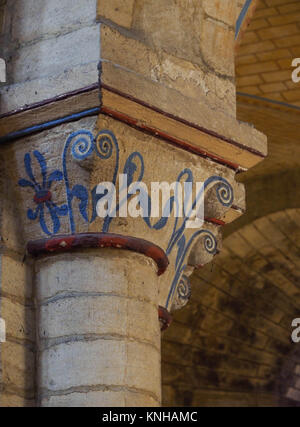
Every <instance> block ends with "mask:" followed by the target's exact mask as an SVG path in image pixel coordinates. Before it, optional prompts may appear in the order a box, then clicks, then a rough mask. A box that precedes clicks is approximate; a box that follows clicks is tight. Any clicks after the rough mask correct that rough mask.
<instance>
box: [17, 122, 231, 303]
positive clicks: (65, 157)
mask: <svg viewBox="0 0 300 427" xmlns="http://www.w3.org/2000/svg"><path fill="white" fill-rule="evenodd" d="M92 153H95V154H96V155H97V156H98V157H99V158H100V159H101V160H102V161H105V160H108V159H111V161H113V162H114V167H113V174H112V177H111V182H112V183H113V184H114V185H116V181H117V177H118V174H119V173H123V174H126V175H127V183H126V185H127V189H128V188H129V187H130V185H131V184H132V183H133V182H137V183H140V182H142V180H143V177H144V172H145V163H144V158H143V156H142V154H141V153H139V152H138V151H134V152H132V153H131V154H130V155H129V156H128V158H127V159H126V161H125V165H124V167H123V171H122V172H121V171H120V150H119V144H118V141H117V138H116V137H115V135H114V134H113V132H111V131H110V130H102V131H100V132H99V133H98V134H97V135H96V136H95V137H94V136H93V134H92V133H91V132H90V131H89V130H85V129H82V130H79V131H76V132H73V133H71V134H70V136H69V137H68V138H67V140H66V142H65V145H64V149H63V154H62V168H61V171H60V170H55V171H53V172H51V173H50V174H49V173H48V167H47V163H46V160H45V157H44V156H43V155H42V154H41V153H40V152H39V151H37V150H35V151H34V152H33V157H34V158H35V159H36V160H37V162H38V164H39V168H40V172H41V177H42V182H41V183H39V182H37V179H36V176H35V174H34V171H33V167H32V156H31V154H30V153H26V154H25V156H24V165H25V171H26V174H27V177H28V178H27V179H20V180H19V185H20V186H21V187H31V188H32V190H33V192H34V195H33V201H34V203H35V204H36V207H35V209H31V208H30V209H28V211H27V217H28V219H29V220H31V221H36V220H38V221H39V223H40V227H41V229H42V231H43V232H44V233H45V234H46V235H48V236H52V235H55V234H57V233H58V232H59V230H60V227H61V221H60V218H61V217H66V216H68V219H69V225H70V232H71V234H74V233H76V223H75V215H74V210H75V209H78V210H79V213H80V215H81V217H82V218H83V220H84V221H85V222H87V223H92V222H94V221H95V220H96V218H97V210H96V207H97V203H98V201H99V200H100V199H101V198H102V197H103V196H104V195H103V194H97V191H96V188H97V187H96V186H95V187H94V188H93V189H92V190H90V191H89V190H88V189H87V188H86V187H85V186H84V185H81V184H76V185H74V186H72V185H71V182H70V179H69V173H68V161H69V157H70V156H71V157H72V158H73V159H75V160H77V161H82V160H84V159H87V158H88V157H90V156H91V155H92ZM54 182H57V183H58V182H62V183H63V185H64V186H65V192H66V202H65V203H64V204H62V205H61V206H58V205H57V204H56V203H55V202H54V201H53V200H52V193H51V186H52V185H53V183H54ZM176 182H178V183H181V184H184V183H185V182H186V183H194V177H193V173H192V171H191V170H190V169H184V170H182V171H181V172H180V173H179V175H178V177H177V180H176ZM212 187H214V189H215V191H216V196H217V200H218V201H219V203H221V205H223V206H225V207H230V206H231V204H232V202H233V189H232V186H231V185H230V184H229V182H228V181H227V180H226V179H224V178H223V177H221V176H211V177H209V178H208V179H207V180H206V181H205V182H204V183H203V185H202V187H201V188H200V190H199V191H198V194H196V197H195V199H194V200H193V202H192V204H191V208H190V210H189V212H187V213H184V215H183V217H178V216H175V220H174V226H173V230H172V233H171V236H170V239H169V241H168V244H167V247H166V248H165V252H166V254H167V256H169V255H170V254H171V253H173V251H175V249H174V248H176V250H177V252H176V258H175V259H176V261H175V271H174V279H173V281H172V285H171V290H170V293H169V295H168V299H167V301H166V306H167V307H168V306H169V304H170V301H171V300H172V297H173V294H174V291H175V289H176V286H177V283H178V282H179V280H180V277H181V276H182V274H183V272H184V270H185V268H186V263H185V260H186V255H187V253H188V251H189V249H190V248H191V246H192V244H193V243H194V241H195V239H196V238H198V237H200V236H202V237H203V242H204V249H205V250H206V251H207V252H208V253H209V254H212V255H214V254H215V253H216V252H217V240H216V237H215V236H214V235H213V233H212V232H211V231H209V230H207V229H201V230H197V231H195V232H194V233H193V234H192V236H190V237H189V238H187V237H186V234H185V231H186V224H187V221H188V220H189V219H190V217H191V213H192V210H194V209H195V207H196V204H197V201H198V200H199V198H200V197H203V196H204V194H205V192H206V191H207V190H208V189H210V188H212ZM121 190H124V188H123V189H121ZM125 190H126V189H125ZM139 190H140V197H146V198H148V200H147V203H146V206H147V209H148V211H147V212H143V216H142V218H143V221H144V222H145V225H146V226H147V227H148V228H150V229H152V230H162V229H164V227H166V226H167V224H168V221H169V217H168V216H164V212H165V209H166V208H167V206H170V211H171V213H172V211H173V210H174V211H175V212H176V210H177V209H179V200H178V197H177V196H178V194H177V191H176V188H175V191H174V195H172V196H170V199H169V200H168V202H167V204H166V208H164V209H163V215H162V216H161V218H159V219H158V220H155V221H153V218H152V220H151V217H150V212H151V199H150V197H149V195H148V193H147V194H146V193H145V194H143V190H142V189H140V188H139ZM122 194H123V193H122ZM124 194H125V195H124V197H123V199H122V200H119V201H118V203H117V204H116V208H115V212H114V214H115V215H116V214H117V212H118V211H119V210H120V208H121V207H122V205H123V204H124V203H125V201H126V199H127V201H128V200H129V199H130V198H131V197H132V195H131V194H128V192H127V191H125V192H124ZM89 203H91V207H92V209H91V215H90V217H89V214H88V206H89ZM46 214H47V215H49V216H50V218H48V220H46ZM115 215H112V214H111V215H107V216H106V217H105V218H104V221H103V226H102V230H101V231H102V232H109V229H110V224H111V221H112V219H113V217H114V216H115ZM49 224H52V226H50V225H49Z"/></svg>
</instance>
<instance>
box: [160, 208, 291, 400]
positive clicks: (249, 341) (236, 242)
mask: <svg viewBox="0 0 300 427" xmlns="http://www.w3.org/2000/svg"><path fill="white" fill-rule="evenodd" d="M299 224H300V210H299V209H291V210H285V211H281V212H277V213H274V214H271V215H268V216H266V217H263V218H260V219H258V220H256V221H254V222H253V223H251V224H249V225H246V226H245V227H243V228H241V229H240V230H239V231H237V232H235V233H233V234H231V235H230V236H229V237H228V238H226V239H225V240H224V242H223V248H222V251H221V253H220V255H219V256H218V257H216V258H215V261H214V263H213V264H209V265H207V266H205V267H204V268H203V269H200V270H198V271H197V272H196V273H195V274H194V275H193V276H192V291H193V296H192V299H191V302H190V304H189V308H188V309H183V310H182V311H181V312H178V314H176V316H175V321H174V323H173V327H172V328H170V330H169V331H167V332H166V333H165V335H164V340H163V361H164V362H163V383H164V401H165V404H166V405H169V404H175V405H197V406H198V405H199V406H222V405H237V406H265V405H268V406H269V405H272V406H277V405H280V404H283V403H284V404H285V405H287V404H289V405H291V406H294V405H296V404H297V402H295V400H291V399H287V397H288V396H290V397H293V396H294V397H295V393H296V392H297V391H296V392H294V394H293V395H292V394H291V391H290V389H291V388H293V389H295V390H297V389H296V386H297V387H298V386H299V379H300V377H297V375H298V374H297V375H296V372H297V373H298V372H299V369H298V368H297V365H298V364H299V363H300V354H299V351H297V352H296V346H297V344H294V343H292V342H291V322H292V320H293V319H294V318H297V317H299V304H300V275H299V266H300V258H299V255H300V225H299ZM291 377H292V378H291ZM297 380H298V382H297Z"/></svg>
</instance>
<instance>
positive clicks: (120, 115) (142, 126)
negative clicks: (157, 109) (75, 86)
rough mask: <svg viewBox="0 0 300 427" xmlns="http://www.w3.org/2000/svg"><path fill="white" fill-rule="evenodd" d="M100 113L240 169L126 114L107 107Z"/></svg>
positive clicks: (222, 163)
mask: <svg viewBox="0 0 300 427" xmlns="http://www.w3.org/2000/svg"><path fill="white" fill-rule="evenodd" d="M101 113H102V114H106V115H108V116H110V117H113V118H114V119H116V120H119V121H120V122H122V123H126V124H127V125H129V126H131V127H134V128H135V129H137V130H139V131H143V132H145V133H148V134H149V135H151V136H154V137H155V138H160V139H163V140H164V141H167V142H168V143H169V144H172V145H176V146H177V147H179V148H181V149H183V150H186V151H189V152H190V153H193V154H197V155H198V156H200V157H204V158H205V159H210V160H212V161H214V162H216V163H219V164H220V165H224V166H227V167H229V168H230V169H233V170H234V171H236V170H238V169H239V168H240V166H239V165H238V164H237V163H232V162H230V161H228V160H224V159H222V158H221V157H218V156H216V155H214V154H210V153H208V152H207V151H204V150H201V148H199V147H195V146H193V145H190V144H188V143H187V142H185V141H182V140H180V139H177V138H175V137H173V136H171V135H168V134H166V133H164V132H161V131H159V130H158V129H155V128H151V127H149V126H147V125H145V124H144V123H141V122H140V121H139V120H136V119H133V118H132V117H129V116H127V115H126V114H123V113H119V112H117V111H114V110H111V109H109V108H107V107H101Z"/></svg>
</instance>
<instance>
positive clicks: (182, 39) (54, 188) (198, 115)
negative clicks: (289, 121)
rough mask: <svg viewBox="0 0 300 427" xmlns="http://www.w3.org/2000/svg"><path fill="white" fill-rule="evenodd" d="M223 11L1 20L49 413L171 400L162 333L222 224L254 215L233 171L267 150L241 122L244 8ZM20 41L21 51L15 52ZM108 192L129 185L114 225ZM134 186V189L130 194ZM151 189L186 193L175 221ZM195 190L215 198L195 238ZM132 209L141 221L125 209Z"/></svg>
mask: <svg viewBox="0 0 300 427" xmlns="http://www.w3.org/2000/svg"><path fill="white" fill-rule="evenodd" d="M16 3H20V4H21V3H23V2H22V1H19V2H16ZM221 3H222V5H221ZM223 3H224V0H214V1H212V0H203V1H202V2H199V1H198V0H191V1H188V2H187V1H184V0H182V1H181V0H180V1H177V0H176V1H175V0H166V1H164V2H158V1H157V0H137V1H133V0H128V1H127V2H124V0H114V1H111V2H108V1H106V0H99V1H96V0H90V1H88V2H87V6H86V7H83V6H82V2H81V1H77V0H76V1H74V0H72V1H70V0H62V1H59V2H57V8H58V9H57V8H56V9H55V8H54V9H53V8H52V9H51V7H50V4H51V2H47V6H45V2H42V4H41V5H39V7H40V8H39V9H36V8H35V7H34V5H35V4H36V2H33V1H29V0H28V2H25V4H26V8H25V9H24V10H23V9H22V8H21V7H20V8H19V9H18V10H17V11H18V13H16V14H12V13H11V11H10V13H8V14H7V15H6V16H7V17H8V18H9V19H11V21H12V25H6V26H5V28H6V29H7V31H8V34H6V36H5V37H6V39H7V40H10V44H9V54H10V57H11V58H13V59H12V60H10V61H9V62H8V70H11V71H10V74H11V80H10V81H9V83H11V84H8V85H7V87H6V88H5V90H3V91H2V95H3V98H2V101H3V105H4V111H3V114H2V115H1V116H0V143H1V144H3V145H1V151H2V155H3V158H4V159H5V164H4V169H3V173H4V175H5V179H6V182H9V183H10V185H11V187H12V191H11V196H10V197H12V198H13V200H14V206H15V214H16V216H17V218H18V221H19V223H20V224H22V230H23V234H24V236H23V239H24V243H25V244H24V247H23V250H24V255H25V250H26V256H27V257H28V259H30V261H32V262H34V264H35V280H34V285H35V286H34V287H35V301H36V306H37V316H36V324H35V328H36V330H37V338H38V339H37V347H36V350H37V361H38V364H37V379H36V382H37V384H38V392H37V396H36V401H37V404H38V405H42V406H53V405H59V406H61V405H66V406H73V405H79V406H84V405H86V406H87V405H93V406H103V405H107V406H119V405H120V406H122V405H123V406H129V405H132V406H140V405H150V406H152V405H159V404H160V399H161V396H160V393H161V392H160V331H159V325H160V326H161V329H162V330H164V329H165V328H166V327H168V326H169V324H170V322H171V312H172V311H173V310H176V309H179V308H181V307H183V306H184V305H185V304H186V303H187V301H188V299H189V296H190V292H191V289H190V284H189V280H188V277H189V275H190V274H191V273H192V271H193V269H194V268H201V266H202V265H204V264H205V263H207V262H209V261H210V260H211V259H212V257H213V256H214V255H215V254H216V253H217V252H218V251H219V250H220V248H221V238H220V237H221V227H222V225H224V224H225V223H227V222H230V221H233V220H234V219H235V218H236V217H238V216H239V215H241V214H242V213H243V211H244V209H245V195H244V188H243V186H242V185H240V184H239V183H238V182H236V180H235V175H236V173H237V172H241V171H245V170H247V169H248V168H250V167H252V166H254V165H255V164H257V163H258V162H259V161H261V160H262V159H263V158H264V156H265V154H266V141H265V138H264V136H263V135H261V134H260V133H259V132H257V131H256V130H255V129H253V127H251V126H248V125H246V124H245V123H239V122H238V121H237V120H236V116H235V85H234V25H235V19H236V12H237V11H236V2H232V1H231V0H228V2H227V5H226V6H228V7H224V5H223ZM74 4H75V5H74ZM63 5H65V6H66V10H67V11H68V14H67V17H68V18H69V20H70V22H67V23H66V20H64V19H61V20H60V21H59V22H60V24H59V25H60V27H61V28H60V29H59V30H58V28H57V25H58V24H57V22H58V21H57V20H56V19H54V20H53V22H55V25H54V24H53V28H52V27H51V20H48V19H46V18H47V17H48V16H52V18H53V17H55V14H58V15H57V16H59V17H60V18H61V17H62V16H61V15H63V14H64V12H63V11H64V10H65V9H64V8H63V7H62V6H63ZM68 5H69V8H68V7H67V6H68ZM23 6H24V5H23ZM75 6H76V7H75ZM96 6H97V13H96ZM221 6H222V7H221ZM16 7H17V6H16ZM73 8H74V14H72V13H71V12H70V10H73ZM80 8H82V14H83V15H82V18H80V19H79V18H78V16H79V17H80V16H81V15H80ZM36 10H39V14H40V15H41V16H44V18H45V22H44V24H43V26H41V34H38V36H37V34H32V33H31V32H30V31H28V28H27V26H25V24H24V23H26V22H27V23H28V22H29V21H30V22H31V21H32V13H35V11H36ZM54 10H58V11H59V13H58V11H57V12H55V13H54V12H53V11H54ZM93 13H94V15H93ZM49 14H50V15H49ZM51 14H52V15H51ZM16 17H18V18H16ZM96 17H97V19H96ZM28 20H29V21H28ZM67 21H68V20H67ZM22 26H24V32H22V31H21V29H22ZM81 27H83V28H81ZM11 28H13V29H14V34H9V31H10V29H11ZM26 29H27V31H25V30H26ZM17 30H18V31H17ZM17 35H18V36H19V37H25V38H26V43H23V44H20V45H19V44H14V42H15V40H16V36H17ZM100 38H101V43H100ZM27 43H28V46H27ZM34 46H35V47H36V50H35V52H36V58H34V61H33V60H32V61H29V63H28V61H26V58H28V49H30V52H31V53H32V52H33V47H34ZM53 46H55V49H53ZM100 46H101V51H100ZM18 48H19V49H20V51H19V52H18V55H17V50H18ZM74 48H75V53H76V54H75V53H74V54H73V50H74ZM47 49H48V50H49V52H51V55H50V54H49V55H50V56H49V58H50V60H49V58H48V56H47V55H45V52H47ZM54 51H55V52H57V53H56V54H55V55H54V53H53V52H54ZM83 53H84V60H83V62H84V64H81V63H80V58H81V57H82V54H83ZM53 55H54V56H55V58H56V59H55V62H53V61H51V59H53ZM45 58H46V59H45ZM47 67H50V70H51V73H52V74H51V78H50V77H47V72H48V71H49V70H48V68H47ZM12 71H13V72H12ZM30 72H31V74H30ZM95 75H96V77H95ZM30 76H33V79H32V80H30ZM14 79H17V81H14ZM48 83H51V84H50V86H49V85H48ZM32 88H35V89H36V90H32ZM48 88H49V92H48ZM63 88H64V92H65V93H63V90H62V89H63ZM50 89H51V90H50ZM25 92H26V93H27V94H28V100H27V99H26V104H30V105H25V106H24V105H23V104H24V103H25V101H24V102H23V103H21V100H22V96H23V94H24V93H25ZM120 174H123V175H124V174H125V175H126V176H127V184H124V187H123V186H122V185H121V184H120V182H119V180H118V179H119V175H120ZM103 182H108V183H111V184H114V185H115V186H116V188H117V190H118V192H117V197H116V207H115V208H113V209H111V210H110V213H112V211H114V213H115V214H116V215H108V216H107V217H104V218H103V217H101V216H99V215H98V212H97V205H98V202H100V201H101V200H102V199H101V198H102V197H105V196H103V195H102V196H101V195H99V193H98V190H97V188H98V184H99V183H103ZM134 182H136V183H137V185H138V186H140V187H139V191H137V192H136V194H130V193H129V194H128V193H127V190H129V188H130V186H131V184H132V183H134ZM153 182H160V183H162V182H167V183H168V184H172V183H175V187H173V189H171V191H170V197H169V200H170V201H171V206H172V208H171V215H170V216H169V217H164V216H163V214H162V212H160V213H159V216H158V217H156V216H155V215H152V214H151V212H150V210H148V208H145V207H144V210H142V209H141V200H142V199H141V197H143V194H144V193H143V191H144V187H142V185H145V186H146V187H147V189H150V188H151V183H153ZM187 182H188V183H190V184H191V187H192V195H191V197H190V198H191V202H192V206H193V207H195V203H196V200H198V199H199V198H201V197H203V198H204V205H205V208H204V217H205V218H204V222H203V224H201V225H199V226H198V228H189V227H188V226H187V224H188V221H190V220H193V219H194V213H193V212H192V210H188V211H187V212H185V213H184V215H183V216H180V217H176V215H174V213H175V211H176V210H177V207H178V206H179V204H180V196H179V193H178V192H177V190H176V188H177V185H178V184H181V185H182V186H183V185H184V183H187ZM197 183H201V185H200V186H198V187H197ZM120 188H121V190H126V191H125V194H124V192H122V191H120V192H119V190H120ZM7 197H9V196H7ZM143 200H145V199H143ZM125 201H127V202H128V203H129V204H132V206H133V207H135V210H136V212H137V214H136V215H127V216H126V215H124V213H122V214H121V211H122V209H123V206H124V203H125ZM143 206H144V205H143Z"/></svg>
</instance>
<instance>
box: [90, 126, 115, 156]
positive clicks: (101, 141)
mask: <svg viewBox="0 0 300 427" xmlns="http://www.w3.org/2000/svg"><path fill="white" fill-rule="evenodd" d="M114 146H116V138H115V136H114V134H113V133H112V132H110V131H109V130H103V131H101V132H99V133H98V135H97V136H96V137H95V151H96V154H97V156H99V157H100V158H101V159H103V160H105V159H109V158H110V157H111V155H112V153H113V148H114Z"/></svg>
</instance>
